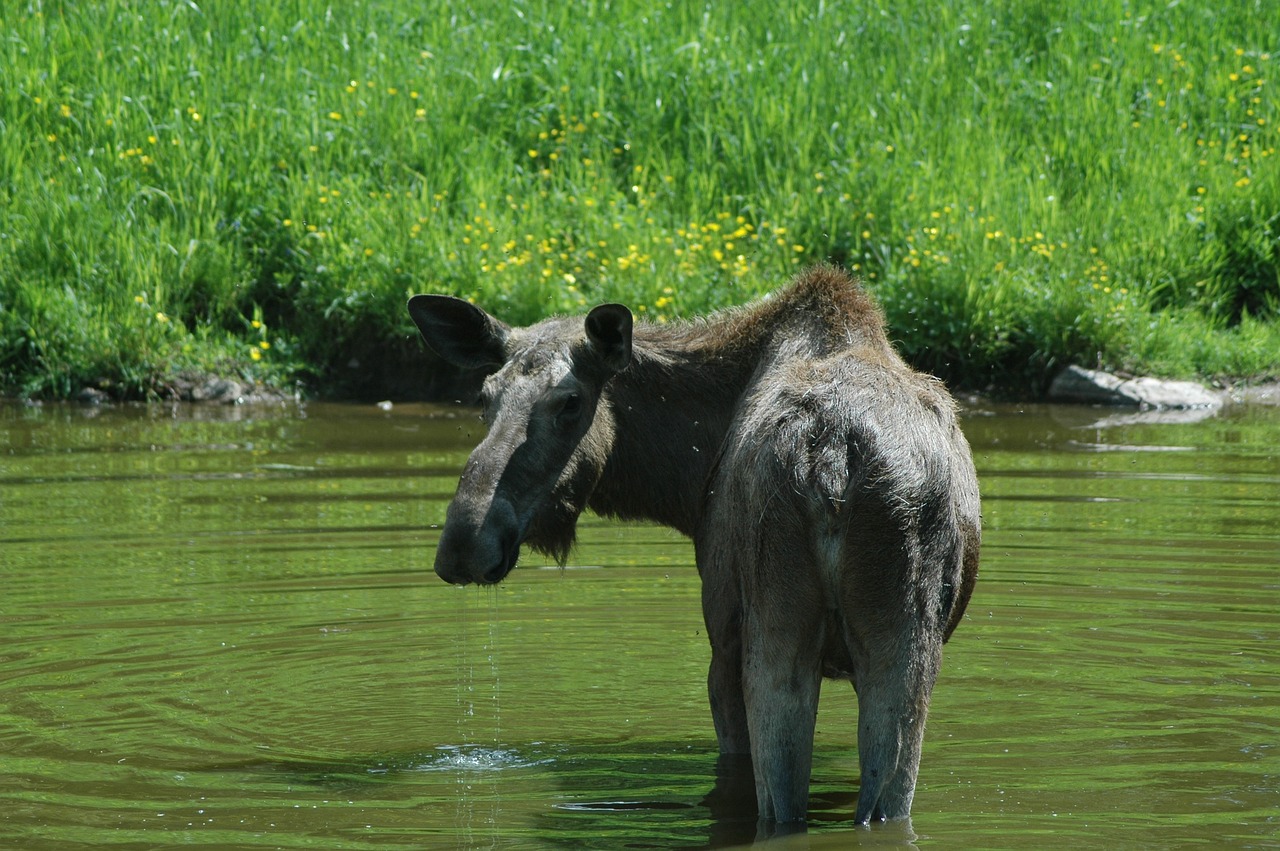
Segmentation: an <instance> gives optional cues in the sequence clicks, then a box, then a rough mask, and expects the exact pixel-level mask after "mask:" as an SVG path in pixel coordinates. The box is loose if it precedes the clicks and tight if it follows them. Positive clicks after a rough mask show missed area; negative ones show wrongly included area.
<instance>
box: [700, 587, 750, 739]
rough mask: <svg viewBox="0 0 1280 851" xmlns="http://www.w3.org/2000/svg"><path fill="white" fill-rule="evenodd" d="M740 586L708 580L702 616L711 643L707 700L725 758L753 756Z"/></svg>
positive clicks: (704, 588) (703, 592)
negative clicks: (744, 689) (745, 695)
mask: <svg viewBox="0 0 1280 851" xmlns="http://www.w3.org/2000/svg"><path fill="white" fill-rule="evenodd" d="M740 599H741V597H740V593H739V591H738V588H737V585H736V584H732V585H731V584H730V583H727V582H717V581H714V580H713V579H712V578H711V577H705V578H704V581H703V585H702V615H703V618H704V620H705V622H706V625H707V637H708V638H709V639H710V641H711V668H710V670H709V671H708V672H707V696H708V697H709V698H710V700H711V720H712V722H713V723H714V724H715V728H716V741H717V742H718V743H719V745H720V753H722V754H749V753H751V737H750V734H749V731H748V729H747V708H746V704H745V703H744V702H743V697H742V616H741V613H740V609H741V606H740V602H739V601H740Z"/></svg>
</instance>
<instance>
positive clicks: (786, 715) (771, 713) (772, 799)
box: [743, 613, 822, 822]
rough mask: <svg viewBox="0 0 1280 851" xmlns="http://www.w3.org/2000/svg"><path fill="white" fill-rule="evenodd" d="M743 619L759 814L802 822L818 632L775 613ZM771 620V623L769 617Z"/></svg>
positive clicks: (817, 681) (818, 682)
mask: <svg viewBox="0 0 1280 851" xmlns="http://www.w3.org/2000/svg"><path fill="white" fill-rule="evenodd" d="M757 614H761V613H752V615H751V616H748V618H747V621H748V623H747V625H746V629H745V630H744V632H745V637H746V642H745V643H746V647H745V651H746V652H745V654H744V656H745V658H744V660H743V662H744V664H743V686H744V696H745V699H746V709H747V723H748V726H749V728H750V732H751V759H752V764H753V766H754V769H755V782H756V803H757V805H758V807H759V817H760V818H761V819H766V820H774V821H778V822H797V821H804V819H805V815H806V813H807V812H808V805H809V772H810V769H811V768H812V764H813V732H814V725H815V722H816V719H817V712H818V693H819V690H820V688H821V686H822V671H821V669H820V666H819V656H820V652H821V637H820V635H812V634H809V631H808V630H802V629H798V627H797V624H796V623H795V622H794V621H792V622H790V623H786V624H785V626H784V625H783V624H782V623H781V621H783V620H784V619H783V618H781V617H770V614H773V615H775V616H776V615H780V614H781V613H763V615H764V616H763V617H756V616H755V615H757ZM771 621H772V622H771Z"/></svg>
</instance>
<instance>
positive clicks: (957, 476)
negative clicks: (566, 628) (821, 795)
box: [409, 266, 981, 824]
mask: <svg viewBox="0 0 1280 851" xmlns="http://www.w3.org/2000/svg"><path fill="white" fill-rule="evenodd" d="M409 313H410V315H411V316H412V318H413V320H414V322H415V323H416V325H417V326H418V329H419V330H420V331H421V332H422V336H423V338H424V339H425V340H426V342H427V345H428V346H430V347H431V349H432V350H434V352H435V353H436V354H437V355H439V356H440V357H441V358H442V359H443V360H445V361H446V362H448V363H450V364H453V365H454V366H457V367H459V368H462V369H464V370H470V371H473V372H476V373H478V374H481V375H485V376H487V377H485V379H484V384H483V388H482V390H481V391H480V402H481V405H482V406H483V412H484V414H483V415H484V420H485V422H486V424H487V426H488V433H487V435H486V436H485V438H484V439H483V440H482V441H481V443H480V445H479V446H478V447H477V448H476V449H475V451H474V452H473V453H472V454H471V457H470V458H469V459H468V460H467V464H466V467H465V469H464V470H463V473H462V477H461V480H460V481H459V483H458V491H457V495H456V496H455V497H454V499H453V502H452V503H451V504H450V506H449V510H448V516H447V519H446V522H445V527H444V530H443V532H442V534H441V536H440V542H439V548H438V550H437V553H436V562H435V569H436V573H438V574H439V575H440V577H441V578H443V579H444V580H445V581H447V582H451V583H455V584H466V583H495V582H500V581H502V580H503V579H504V578H505V577H506V576H507V575H508V573H510V571H511V569H512V568H513V567H514V566H515V563H516V560H517V558H518V556H519V553H520V548H521V547H522V546H524V545H526V544H527V545H529V546H531V547H533V548H534V549H536V550H539V551H541V552H544V553H548V554H550V555H552V556H554V557H556V558H558V559H559V560H560V561H561V562H562V563H563V561H564V559H565V558H566V557H567V555H568V553H569V551H570V548H571V547H572V545H573V541H574V535H575V526H576V523H577V519H578V516H579V515H580V514H581V513H582V511H583V510H584V509H586V508H590V509H591V510H593V511H595V512H596V513H598V514H601V515H604V516H609V517H618V518H644V519H648V520H652V521H656V522H659V523H663V524H665V525H667V526H671V527H673V528H675V529H677V530H679V531H680V532H682V533H684V534H685V535H687V536H689V537H690V538H691V539H692V540H693V544H694V552H695V555H696V559H697V565H698V572H699V574H700V575H701V578H702V607H703V615H704V617H705V620H706V626H707V634H708V636H709V638H710V640H711V669H710V672H709V675H708V678H707V685H708V691H709V693H710V700H711V715H712V719H713V721H714V724H715V731H716V737H717V739H718V742H719V746H720V751H721V753H722V754H724V755H726V756H728V755H741V754H750V757H751V763H752V767H753V773H754V777H755V786H756V803H757V806H758V809H759V816H760V818H762V819H765V820H773V821H777V822H796V821H802V820H804V818H805V814H806V810H807V804H808V795H809V774H810V767H811V763H812V758H813V732H814V723H815V719H816V714H817V707H818V692H819V688H820V687H821V683H822V679H823V677H824V676H826V677H836V678H841V679H847V680H850V681H852V683H853V686H854V689H855V690H856V693H857V700H858V753H859V759H860V763H861V783H860V786H859V791H858V804H857V811H856V820H857V821H858V822H860V823H864V824H865V823H868V822H871V821H876V820H884V819H901V818H906V817H907V816H908V815H909V814H910V811H911V801H912V798H913V796H914V793H915V786H916V775H917V773H918V770H919V765H920V747H921V742H922V740H923V737H924V728H925V716H926V714H927V712H928V708H929V697H930V694H931V692H932V690H933V685H934V682H935V681H936V679H937V676H938V670H939V667H940V666H941V663H942V645H943V643H944V642H945V641H946V640H947V639H948V638H949V637H950V636H951V633H952V631H953V630H954V629H955V628H956V625H957V624H958V623H959V622H960V619H961V617H962V615H963V614H964V610H965V606H966V605H967V603H968V600H969V596H970V594H971V593H972V591H973V586H974V583H975V581H976V579H977V575H978V550H979V541H980V537H981V532H980V525H981V521H980V504H979V497H978V482H977V476H976V474H975V472H974V467H973V461H972V458H971V455H970V452H969V446H968V443H967V442H966V441H965V439H964V436H963V435H962V434H961V431H960V427H959V425H958V424H957V418H956V409H955V403H954V402H953V400H952V399H951V397H950V395H948V393H947V391H946V390H945V388H944V387H943V385H942V384H941V382H939V381H938V380H936V379H934V378H932V377H929V376H926V375H922V374H920V373H917V372H915V371H913V370H912V369H911V368H910V367H908V366H907V364H906V363H905V362H904V361H903V360H902V358H901V357H900V356H899V355H898V354H897V353H896V352H895V351H894V349H893V347H892V346H891V345H890V343H889V340H888V337H887V335H886V332H885V325H884V319H883V316H882V315H881V313H880V311H879V309H878V308H877V307H876V305H875V304H874V302H873V301H872V300H871V299H870V297H869V296H868V295H867V294H866V293H865V292H864V291H863V290H862V288H861V287H860V286H859V285H858V284H857V282H856V281H854V280H853V279H851V278H850V277H849V276H848V275H846V274H845V273H843V272H842V271H840V270H838V269H836V268H833V267H830V266H819V267H815V268H813V269H810V270H808V271H806V272H803V273H801V274H800V275H799V276H798V277H796V278H795V279H794V280H793V281H791V282H790V283H789V284H788V285H787V286H786V287H784V288H783V289H781V290H779V291H778V292H776V293H774V294H772V295H771V296H769V297H767V298H764V299H762V300H760V301H758V302H756V303H754V304H751V305H748V306H746V307H742V308H737V309H731V310H725V311H721V312H718V313H714V314H712V315H710V316H708V317H705V318H703V319H698V320H694V321H688V322H674V323H667V324H649V323H643V322H640V323H636V322H634V321H633V318H632V314H631V311H630V310H628V309H627V308H626V307H624V306H622V305H618V304H604V305H601V306H599V307H596V308H595V309H594V310H592V311H590V312H589V313H588V314H587V315H586V316H585V317H555V318H551V319H547V320H544V321H542V322H539V323H537V324H535V325H532V326H529V327H526V328H516V327H511V326H509V325H507V324H505V323H503V322H502V321H500V320H498V319H496V318H494V317H493V316H491V315H489V314H488V313H486V312H484V311H483V310H481V309H480V308H478V307H476V306H474V305H472V304H470V303H469V302H466V301H463V300H461V299H457V298H452V297H449V296H441V295H418V296H414V297H413V298H412V299H410V301H409Z"/></svg>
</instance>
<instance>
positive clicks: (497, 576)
mask: <svg viewBox="0 0 1280 851" xmlns="http://www.w3.org/2000/svg"><path fill="white" fill-rule="evenodd" d="M507 572H508V568H507V565H506V562H499V563H498V564H495V565H494V566H493V567H491V568H489V569H488V570H486V571H485V572H484V581H485V582H486V583H488V584H490V585H496V584H497V583H499V582H501V581H502V580H503V579H505V578H506V575H507Z"/></svg>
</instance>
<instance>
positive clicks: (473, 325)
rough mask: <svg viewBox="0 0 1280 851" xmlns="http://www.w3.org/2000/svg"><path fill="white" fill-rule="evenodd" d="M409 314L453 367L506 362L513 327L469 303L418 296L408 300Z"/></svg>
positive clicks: (433, 349)
mask: <svg viewBox="0 0 1280 851" xmlns="http://www.w3.org/2000/svg"><path fill="white" fill-rule="evenodd" d="M409 316H411V317H412V318H413V323H414V324H415V325H417V326H418V330H419V331H420V332H422V339H424V340H426V341H427V345H428V346H430V347H431V349H432V351H434V352H435V353H436V354H438V355H439V356H440V357H441V358H443V359H444V360H445V361H446V362H448V363H451V364H453V365H454V366H457V367H461V368H463V369H480V368H482V367H488V368H492V367H497V366H501V365H502V364H503V363H505V362H506V359H507V336H508V334H509V333H510V332H511V328H510V327H509V326H507V325H506V324H504V323H503V322H501V321H500V320H498V319H494V318H493V317H492V316H490V315H489V314H487V313H485V312H484V311H483V310H481V309H480V308H478V307H476V306H475V305H474V304H471V303H470V302H467V301H463V300H462V299H460V298H454V297H453V296H447V295H416V296H414V297H412V298H411V299H409Z"/></svg>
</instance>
